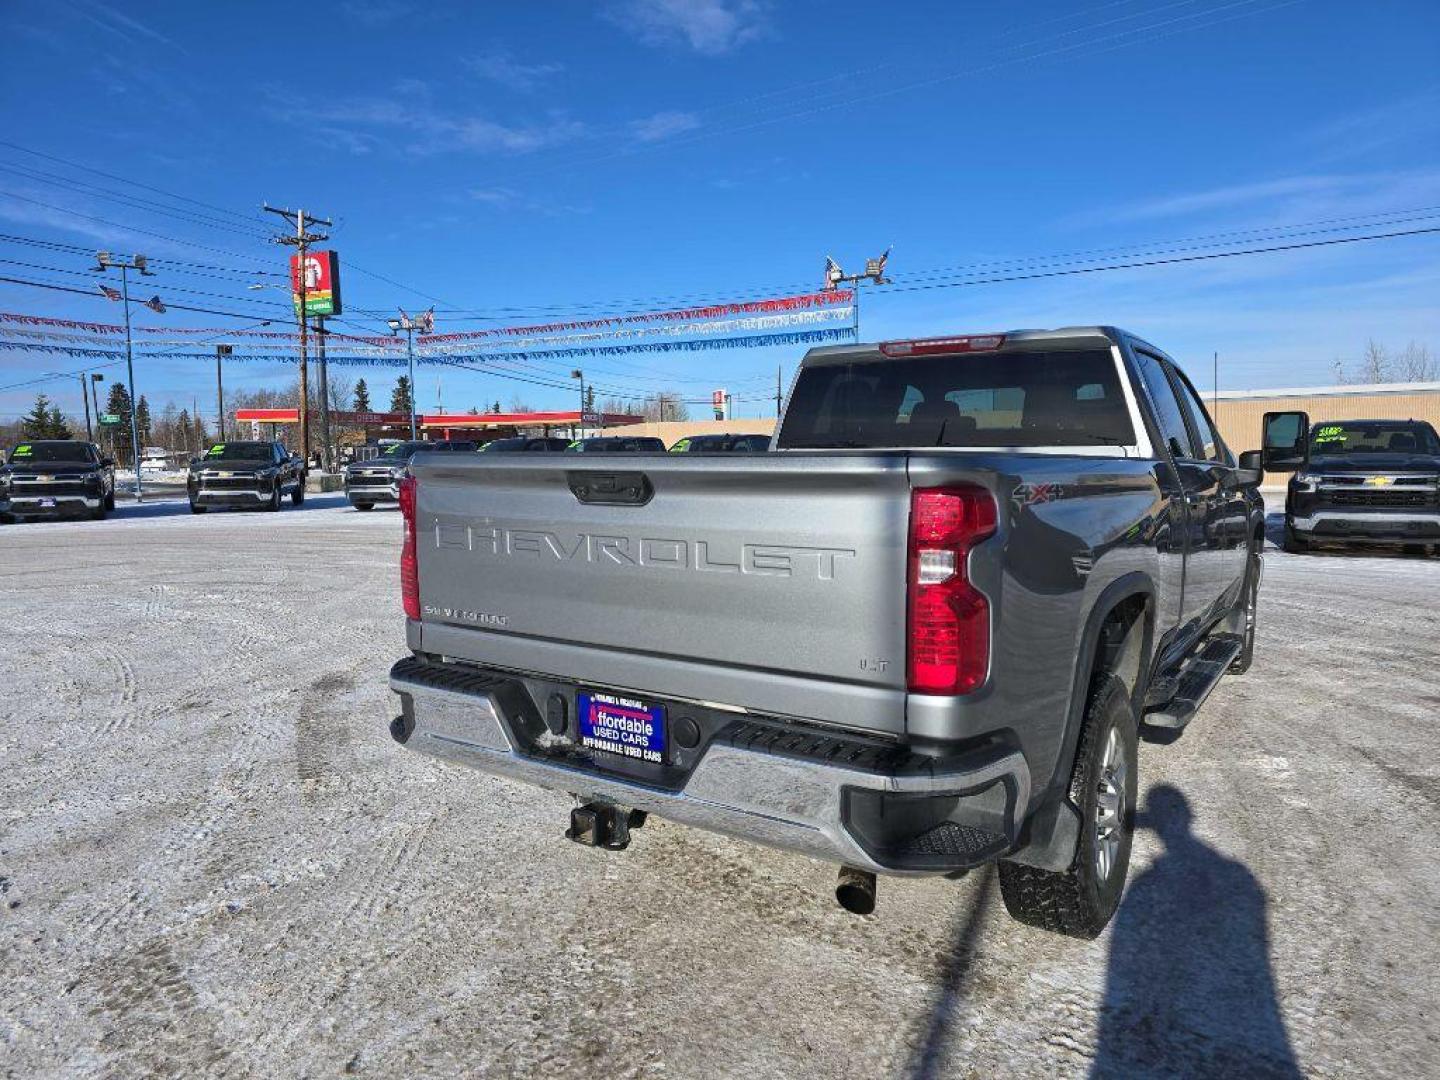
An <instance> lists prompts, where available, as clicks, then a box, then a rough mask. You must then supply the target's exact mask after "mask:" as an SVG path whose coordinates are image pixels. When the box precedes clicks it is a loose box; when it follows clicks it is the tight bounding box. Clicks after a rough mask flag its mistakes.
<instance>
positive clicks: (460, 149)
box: [269, 86, 586, 155]
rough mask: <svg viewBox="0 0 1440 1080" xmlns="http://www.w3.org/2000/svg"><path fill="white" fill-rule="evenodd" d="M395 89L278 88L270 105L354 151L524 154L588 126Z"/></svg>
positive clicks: (411, 88) (566, 138)
mask: <svg viewBox="0 0 1440 1080" xmlns="http://www.w3.org/2000/svg"><path fill="white" fill-rule="evenodd" d="M415 90H416V87H414V86H406V87H402V88H399V89H397V91H396V92H395V96H393V97H387V98H381V97H375V98H349V99H338V100H334V101H328V100H306V101H299V102H297V101H296V99H295V98H294V97H293V96H292V95H288V94H286V93H284V92H283V91H282V90H280V89H279V88H273V89H272V90H271V91H270V92H269V93H270V96H271V99H272V111H273V112H274V114H275V115H276V116H277V117H278V118H280V119H285V120H291V121H294V120H295V119H296V118H297V117H301V118H303V120H304V122H305V124H306V125H307V126H313V127H315V128H317V129H319V130H322V131H323V132H324V134H325V136H326V138H327V139H329V140H330V141H331V142H336V143H341V144H347V148H348V149H350V150H351V151H352V152H355V153H367V152H369V151H370V150H373V149H378V148H379V147H381V146H382V145H389V146H393V147H395V148H396V149H400V150H404V151H406V152H409V153H412V154H426V155H429V154H444V153H471V154H528V153H533V152H535V151H537V150H544V149H548V148H550V147H553V146H560V145H563V144H565V143H569V142H573V141H574V140H576V139H578V138H580V137H581V136H582V135H583V134H585V132H586V127H585V125H584V124H582V123H580V122H579V121H577V120H572V119H570V118H569V117H567V116H565V115H563V114H558V113H557V114H551V115H549V116H547V117H545V118H544V119H543V120H539V121H534V122H529V123H523V124H507V123H502V122H500V121H498V120H492V119H490V118H489V117H488V116H482V115H479V114H465V113H449V112H445V111H443V110H441V109H438V108H436V107H434V106H433V105H431V104H430V103H429V102H428V101H427V100H426V95H424V94H423V93H416V92H415Z"/></svg>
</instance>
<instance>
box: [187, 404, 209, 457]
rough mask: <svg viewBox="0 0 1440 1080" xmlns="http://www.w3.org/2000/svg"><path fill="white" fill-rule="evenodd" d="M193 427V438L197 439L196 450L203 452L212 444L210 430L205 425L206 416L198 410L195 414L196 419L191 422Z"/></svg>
mask: <svg viewBox="0 0 1440 1080" xmlns="http://www.w3.org/2000/svg"><path fill="white" fill-rule="evenodd" d="M191 428H192V429H193V438H194V440H195V452H196V453H200V454H203V453H204V452H205V450H206V449H207V448H208V447H209V446H210V431H209V429H208V428H206V426H205V418H204V417H203V416H201V415H200V414H199V413H198V412H197V413H196V414H195V419H194V420H193V421H192V422H191Z"/></svg>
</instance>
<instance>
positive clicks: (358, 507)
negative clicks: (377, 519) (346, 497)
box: [355, 502, 375, 510]
mask: <svg viewBox="0 0 1440 1080" xmlns="http://www.w3.org/2000/svg"><path fill="white" fill-rule="evenodd" d="M355 509H356V510H374V509H375V504H374V503H362V502H357V503H356V504H355Z"/></svg>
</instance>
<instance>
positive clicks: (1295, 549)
mask: <svg viewBox="0 0 1440 1080" xmlns="http://www.w3.org/2000/svg"><path fill="white" fill-rule="evenodd" d="M1281 546H1282V547H1283V548H1284V549H1285V550H1286V551H1287V552H1289V553H1290V554H1291V555H1304V554H1306V553H1307V552H1309V550H1310V541H1308V540H1301V539H1300V538H1299V537H1298V536H1296V535H1295V530H1294V529H1292V528H1290V523H1289V522H1288V521H1287V522H1286V523H1285V543H1284V544H1282V545H1281Z"/></svg>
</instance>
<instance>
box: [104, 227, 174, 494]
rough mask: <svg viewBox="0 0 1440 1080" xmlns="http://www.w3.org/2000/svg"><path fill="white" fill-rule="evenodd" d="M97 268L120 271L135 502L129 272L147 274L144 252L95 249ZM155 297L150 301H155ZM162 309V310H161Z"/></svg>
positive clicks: (135, 401) (136, 405) (136, 436)
mask: <svg viewBox="0 0 1440 1080" xmlns="http://www.w3.org/2000/svg"><path fill="white" fill-rule="evenodd" d="M95 259H96V261H97V262H98V263H99V264H100V265H99V269H101V270H109V269H111V268H112V267H113V268H115V269H117V270H119V271H120V299H121V301H122V302H123V303H124V305H125V375H126V378H127V379H128V380H129V383H130V453H131V457H132V458H133V461H134V465H135V501H136V502H137V503H138V502H140V501H141V497H142V495H143V492H142V490H141V485H140V425H139V421H138V418H137V416H136V414H137V413H138V412H139V411H140V400H139V398H137V397H136V396H135V351H134V348H133V347H132V345H131V342H130V271H131V270H138V271H139V272H140V274H141V275H142V276H143V277H151V276H153V275H152V274H151V271H150V269H149V268H148V267H147V266H146V262H145V256H144V255H132V256H130V259H129V260H128V261H127V260H125V259H121V258H116V257H115V256H113V255H111V254H110V252H108V251H101V252H97V253H96V255H95ZM159 302H160V301H159V297H156V298H155V300H154V301H153V303H155V304H158V303H159ZM162 310H163V309H162Z"/></svg>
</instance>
